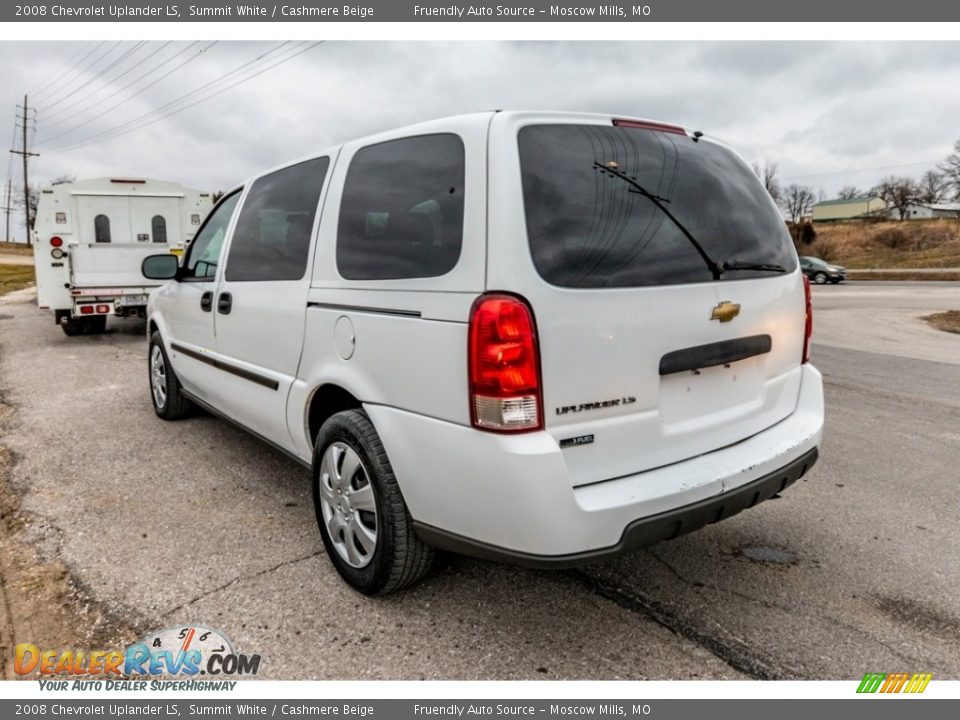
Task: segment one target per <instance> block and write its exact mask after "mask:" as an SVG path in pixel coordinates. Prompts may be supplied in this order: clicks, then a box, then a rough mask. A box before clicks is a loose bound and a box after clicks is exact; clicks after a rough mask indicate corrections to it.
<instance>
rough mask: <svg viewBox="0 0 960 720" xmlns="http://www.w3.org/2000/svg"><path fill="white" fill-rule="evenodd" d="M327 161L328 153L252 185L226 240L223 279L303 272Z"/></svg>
mask: <svg viewBox="0 0 960 720" xmlns="http://www.w3.org/2000/svg"><path fill="white" fill-rule="evenodd" d="M329 165H330V159H329V158H317V159H316V160H308V161H307V162H302V163H299V164H297V165H292V166H290V167H287V168H284V169H283V170H277V171H276V172H274V173H270V174H269V175H264V176H263V177H262V178H260V179H259V180H257V181H256V182H255V183H254V184H253V185H252V186H251V187H250V192H248V193H247V197H246V199H245V200H244V201H243V207H242V208H240V216H239V217H238V218H237V226H236V228H235V229H234V231H233V239H232V240H231V241H230V252H229V254H228V255H227V272H226V279H227V280H230V281H232V282H237V281H248V280H299V279H300V278H302V277H303V274H304V272H306V269H307V255H308V254H309V252H310V237H311V235H310V232H311V230H312V229H313V218H314V217H315V216H316V214H317V203H319V201H320V189H321V188H322V187H323V179H324V177H326V174H327V167H328V166H329Z"/></svg>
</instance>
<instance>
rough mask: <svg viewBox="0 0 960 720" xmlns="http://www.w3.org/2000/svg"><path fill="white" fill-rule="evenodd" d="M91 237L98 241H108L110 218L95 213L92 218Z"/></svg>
mask: <svg viewBox="0 0 960 720" xmlns="http://www.w3.org/2000/svg"><path fill="white" fill-rule="evenodd" d="M93 238H94V240H96V242H98V243H108V242H110V218H108V217H107V216H106V215H97V216H96V217H95V218H94V219H93Z"/></svg>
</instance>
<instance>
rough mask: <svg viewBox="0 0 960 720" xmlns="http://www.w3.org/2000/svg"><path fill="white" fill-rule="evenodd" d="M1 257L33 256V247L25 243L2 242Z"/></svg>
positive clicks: (0, 244)
mask: <svg viewBox="0 0 960 720" xmlns="http://www.w3.org/2000/svg"><path fill="white" fill-rule="evenodd" d="M0 255H33V246H32V245H24V244H23V243H8V242H0Z"/></svg>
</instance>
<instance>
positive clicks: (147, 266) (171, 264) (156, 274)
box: [140, 254, 180, 280]
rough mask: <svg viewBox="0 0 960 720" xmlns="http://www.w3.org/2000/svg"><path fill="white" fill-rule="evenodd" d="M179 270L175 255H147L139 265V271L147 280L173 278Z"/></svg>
mask: <svg viewBox="0 0 960 720" xmlns="http://www.w3.org/2000/svg"><path fill="white" fill-rule="evenodd" d="M179 270H180V261H179V260H178V259H177V256H176V255H170V254H164V255H148V256H147V257H145V258H144V259H143V263H142V264H141V265H140V272H141V273H142V274H143V276H144V277H145V278H147V279H149V280H173V279H174V278H176V277H177V272H178V271H179Z"/></svg>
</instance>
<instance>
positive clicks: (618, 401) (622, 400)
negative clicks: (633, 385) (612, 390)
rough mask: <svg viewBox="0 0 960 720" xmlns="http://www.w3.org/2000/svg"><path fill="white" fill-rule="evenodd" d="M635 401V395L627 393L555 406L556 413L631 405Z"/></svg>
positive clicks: (562, 413) (565, 413)
mask: <svg viewBox="0 0 960 720" xmlns="http://www.w3.org/2000/svg"><path fill="white" fill-rule="evenodd" d="M636 401H637V399H636V398H635V397H633V396H632V395H628V396H626V397H619V398H613V399H612V400H598V401H596V402H587V403H580V404H579V405H561V406H559V407H558V408H557V415H567V414H568V413H578V412H584V411H585V410H603V409H604V408H612V407H620V406H621V405H632V404H633V403H635V402H636Z"/></svg>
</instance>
